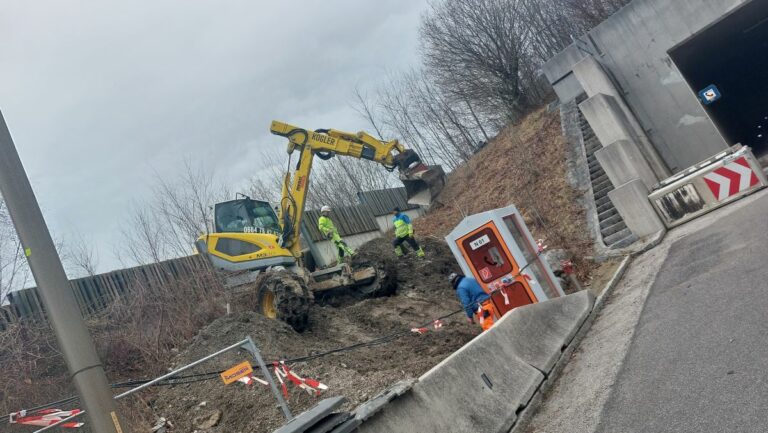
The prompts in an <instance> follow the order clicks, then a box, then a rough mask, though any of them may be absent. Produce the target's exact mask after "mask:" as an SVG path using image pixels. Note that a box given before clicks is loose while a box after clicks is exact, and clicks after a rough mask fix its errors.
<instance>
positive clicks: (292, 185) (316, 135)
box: [270, 121, 445, 253]
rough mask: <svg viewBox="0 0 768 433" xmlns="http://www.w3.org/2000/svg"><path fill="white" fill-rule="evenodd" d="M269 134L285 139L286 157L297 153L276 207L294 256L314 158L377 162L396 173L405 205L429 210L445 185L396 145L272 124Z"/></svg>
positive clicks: (437, 171)
mask: <svg viewBox="0 0 768 433" xmlns="http://www.w3.org/2000/svg"><path fill="white" fill-rule="evenodd" d="M270 132H272V133H273V134H275V135H279V136H282V137H286V138H287V139H288V149H287V150H288V154H289V155H291V154H293V153H294V152H295V151H298V152H299V153H300V156H299V162H298V164H297V166H296V171H295V173H293V174H291V173H290V172H289V173H286V177H285V179H284V182H283V194H282V200H281V204H280V210H281V212H280V220H281V221H282V224H283V241H284V242H285V247H286V248H289V249H291V250H293V251H296V252H297V253H298V252H299V251H300V249H301V248H300V246H299V245H298V241H297V240H296V239H298V233H299V232H300V224H301V215H302V214H303V211H304V203H305V201H306V194H307V185H308V179H309V174H310V171H311V169H312V160H313V158H314V156H315V155H317V156H319V157H320V158H322V159H329V158H331V157H332V156H335V155H340V156H349V157H352V158H357V159H367V160H370V161H374V162H377V163H379V164H381V165H382V166H384V168H385V169H387V170H389V171H392V170H395V169H397V170H398V172H399V177H400V180H401V181H402V182H403V185H404V186H405V190H406V194H407V196H408V202H409V203H412V204H418V205H421V206H429V205H430V204H431V203H432V200H433V199H434V198H435V197H436V196H437V195H438V194H439V193H440V191H442V189H443V186H444V185H445V172H443V169H442V168H441V167H440V166H427V165H425V164H424V163H423V162H422V161H421V158H419V156H418V154H417V153H416V152H415V151H413V150H411V149H406V148H405V146H403V145H402V144H401V143H400V142H399V141H397V140H391V141H382V140H379V139H376V138H375V137H373V136H372V135H370V134H368V133H366V132H358V133H356V134H353V133H349V132H344V131H339V130H335V129H318V130H314V131H310V130H307V129H304V128H299V127H297V126H293V125H289V124H287V123H283V122H279V121H273V122H272V125H271V127H270Z"/></svg>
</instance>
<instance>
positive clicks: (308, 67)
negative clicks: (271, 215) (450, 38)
mask: <svg viewBox="0 0 768 433" xmlns="http://www.w3.org/2000/svg"><path fill="white" fill-rule="evenodd" d="M425 5H426V1H424V0H420V1H413V0H387V1H380V2H371V1H365V2H363V1H359V0H357V1H355V0H326V1H311V0H303V1H269V2H267V1H258V0H250V1H243V0H240V1H181V0H177V1H165V2H157V1H130V2H118V1H95V0H94V1H56V0H47V1H41V0H35V1H15V2H12V1H10V0H3V3H2V14H1V15H0V108H2V110H3V114H4V115H5V118H6V121H7V122H8V125H9V127H10V128H11V133H12V134H13V136H14V139H15V142H16V145H17V146H18V148H19V152H20V154H21V157H22V160H23V161H24V163H25V166H26V169H27V172H28V174H29V176H30V178H31V180H32V183H33V186H34V188H35V191H36V193H37V195H38V200H39V201H40V203H41V206H42V207H43V209H44V212H45V214H46V219H47V220H48V223H49V225H50V226H51V228H52V230H53V231H54V232H55V233H57V234H59V235H60V236H64V237H65V238H66V237H68V236H71V235H73V234H74V233H78V232H79V233H85V234H87V235H88V238H90V239H94V240H95V241H96V242H97V246H98V250H99V253H100V256H101V260H100V266H101V268H102V269H101V270H107V269H110V268H114V267H117V266H118V263H117V261H116V259H115V258H114V257H112V250H113V247H112V245H114V244H116V243H118V242H119V240H120V236H119V231H120V224H121V223H122V222H123V221H124V217H125V214H126V212H127V211H128V209H129V208H130V205H129V203H131V202H134V201H140V200H141V199H142V198H143V197H146V196H147V194H148V193H149V190H150V187H151V183H152V178H153V176H154V173H155V172H159V173H163V174H167V175H169V176H170V175H174V174H175V173H177V172H178V171H179V170H180V169H181V165H182V161H183V160H184V159H185V158H188V157H191V158H192V159H194V160H200V161H203V163H204V164H205V166H206V167H207V168H208V169H210V170H213V171H214V172H215V175H216V177H217V179H220V180H222V181H226V182H229V183H231V184H233V185H242V184H244V182H245V180H246V179H248V178H249V177H251V176H253V175H255V174H257V172H256V171H257V170H258V167H259V160H260V154H261V153H262V152H263V151H264V150H265V149H269V148H276V147H277V148H280V147H282V146H284V145H285V143H284V142H283V141H282V140H281V139H279V138H277V137H273V136H271V135H269V133H268V128H269V122H270V121H271V120H272V119H280V120H283V121H287V122H291V123H294V124H297V125H301V126H307V127H311V128H318V127H333V128H339V129H347V130H358V129H363V128H367V125H366V124H365V123H364V122H363V120H362V119H360V118H359V117H358V116H357V115H356V114H355V113H354V111H353V110H352V109H351V108H350V106H349V103H350V101H351V99H352V90H353V89H354V87H355V86H356V85H361V86H372V85H375V84H376V83H377V82H379V81H380V80H381V79H382V78H383V77H384V76H385V75H386V73H387V72H389V71H397V70H402V69H405V68H408V67H409V66H411V65H413V64H415V63H416V62H417V53H416V51H417V27H418V19H419V16H420V14H421V12H422V11H423V9H424V8H425ZM190 241H191V240H190Z"/></svg>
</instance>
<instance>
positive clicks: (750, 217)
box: [526, 191, 768, 433]
mask: <svg viewBox="0 0 768 433" xmlns="http://www.w3.org/2000/svg"><path fill="white" fill-rule="evenodd" d="M526 431H528V432H545V433H555V432H562V433H592V432H599V433H625V432H626V433H630V432H643V433H655V432H675V433H687V432H695V433H705V432H734V433H735V432H739V433H742V432H761V433H765V432H768V192H766V191H764V192H761V193H758V194H756V195H755V196H752V197H749V198H747V199H744V200H741V201H740V202H737V203H735V204H732V205H729V206H726V207H725V208H723V209H721V210H718V211H716V212H713V213H711V214H709V215H707V216H704V217H702V218H700V219H698V220H695V221H694V222H691V223H688V224H686V225H685V226H683V227H681V228H679V229H676V230H673V231H671V232H670V234H669V235H668V236H667V239H665V241H664V243H663V244H662V245H660V246H659V247H657V248H656V249H654V250H651V251H650V252H648V253H646V254H645V255H643V256H641V257H639V258H638V259H636V261H635V263H633V264H632V267H631V268H630V269H629V271H628V272H627V275H626V276H625V278H624V280H623V281H622V282H621V283H620V285H619V286H618V287H617V289H616V292H615V293H614V295H613V296H612V297H611V298H609V300H608V303H607V304H606V307H605V309H604V311H603V312H602V313H601V315H600V316H598V318H597V319H596V321H595V323H594V325H593V328H592V329H591V330H590V331H589V333H588V335H587V336H586V337H585V339H584V340H583V342H582V344H581V347H580V348H579V350H577V352H576V354H575V356H574V358H573V359H572V360H571V362H570V363H569V365H567V366H566V368H565V369H564V371H563V375H562V376H561V377H560V378H559V379H558V381H557V383H556V384H555V386H554V387H553V389H552V392H551V393H550V394H549V395H548V396H547V397H546V398H545V401H544V402H543V404H542V407H541V409H540V410H539V413H538V414H537V415H536V416H535V417H534V418H533V420H532V421H531V423H530V425H529V428H528V429H527V430H526Z"/></svg>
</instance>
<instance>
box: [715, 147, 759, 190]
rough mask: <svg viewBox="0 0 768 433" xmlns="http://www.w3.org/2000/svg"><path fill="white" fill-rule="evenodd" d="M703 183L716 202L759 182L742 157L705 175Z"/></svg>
mask: <svg viewBox="0 0 768 433" xmlns="http://www.w3.org/2000/svg"><path fill="white" fill-rule="evenodd" d="M704 181H705V182H706V183H707V186H709V189H710V190H711V191H712V194H714V195H715V198H717V200H718V201H721V200H725V199H727V198H728V197H731V196H734V195H736V194H738V193H740V192H742V191H746V190H748V189H750V188H752V187H753V186H755V185H757V184H758V183H759V182H760V181H759V180H758V179H757V175H756V174H755V172H754V171H752V167H750V166H749V163H748V162H747V159H746V158H745V157H743V156H742V157H741V158H738V159H736V160H734V161H732V162H730V163H728V164H726V165H724V166H723V167H720V168H718V169H717V170H714V171H712V172H711V173H709V174H707V175H705V176H704Z"/></svg>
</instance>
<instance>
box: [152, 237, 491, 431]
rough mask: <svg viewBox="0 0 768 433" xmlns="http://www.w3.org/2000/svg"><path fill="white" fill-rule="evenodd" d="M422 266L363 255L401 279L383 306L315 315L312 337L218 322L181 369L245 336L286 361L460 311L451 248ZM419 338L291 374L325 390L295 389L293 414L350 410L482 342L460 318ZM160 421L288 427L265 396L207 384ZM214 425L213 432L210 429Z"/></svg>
mask: <svg viewBox="0 0 768 433" xmlns="http://www.w3.org/2000/svg"><path fill="white" fill-rule="evenodd" d="M423 244H424V249H425V251H426V253H427V257H426V259H418V258H416V257H415V256H413V254H411V256H410V257H406V258H404V259H401V260H396V259H395V258H394V253H393V252H392V248H391V246H390V245H389V242H388V240H387V239H377V240H374V241H371V242H369V243H368V244H366V245H364V246H363V247H362V248H360V250H359V253H358V254H359V257H358V258H357V259H356V260H358V261H362V262H377V263H382V262H386V263H387V264H389V265H391V266H394V267H395V268H396V269H397V274H398V291H397V294H396V295H394V296H390V297H385V298H373V299H365V300H361V301H357V302H347V303H344V304H342V305H340V306H337V307H333V306H330V305H324V306H321V305H314V306H313V308H312V309H311V312H310V327H309V329H308V330H307V331H305V332H303V333H301V334H299V333H297V332H295V331H294V330H293V329H291V328H290V327H289V326H288V325H286V324H284V323H282V322H278V321H274V320H269V319H266V318H264V317H263V316H261V315H259V314H256V313H252V312H242V313H236V314H232V315H229V316H226V317H223V318H220V319H218V320H216V321H214V322H213V323H211V324H210V325H209V326H207V327H206V328H205V329H203V330H202V331H201V332H200V333H199V334H198V335H197V336H196V337H195V338H194V339H193V340H192V342H191V344H190V345H189V346H188V347H187V348H186V350H185V351H184V352H182V353H180V354H179V356H178V357H177V359H176V361H175V366H180V365H184V364H185V363H188V362H190V361H193V360H195V359H198V358H200V357H203V356H205V355H207V354H210V353H213V352H215V351H217V350H219V349H221V348H223V347H226V346H227V345H230V344H233V343H235V342H237V341H239V340H241V339H243V338H245V337H246V336H251V337H252V338H253V339H254V341H255V342H256V344H257V346H258V347H259V350H260V351H261V352H262V355H263V357H264V358H265V359H266V360H267V361H274V360H278V359H290V358H296V357H301V356H305V355H310V354H315V353H319V352H325V351H328V350H331V349H335V348H339V347H344V346H348V345H351V344H355V343H360V342H365V341H370V340H373V339H375V338H378V337H381V336H385V335H389V334H391V333H393V332H398V331H402V330H408V329H410V328H412V327H416V326H421V325H423V324H425V323H427V322H430V321H431V320H433V319H435V318H437V317H440V316H443V315H445V314H446V313H450V312H454V311H457V310H459V309H460V308H461V306H460V304H459V302H458V300H457V299H456V296H455V295H454V293H453V290H452V289H451V288H450V286H449V285H448V283H447V282H446V275H447V274H448V273H449V272H451V271H453V270H454V269H455V267H456V264H455V260H454V259H453V256H452V255H451V253H450V251H449V250H448V247H447V246H446V245H445V244H444V243H442V242H438V241H434V240H430V239H426V240H424V241H423ZM429 329H430V330H429V331H428V332H427V333H425V334H423V335H419V334H416V333H407V334H406V335H404V336H403V337H400V338H398V339H396V340H394V341H391V342H388V343H385V344H381V345H377V346H373V347H364V348H360V349H357V350H353V351H348V352H342V353H336V354H333V355H328V356H324V357H322V358H318V359H314V360H311V361H307V362H298V363H295V364H292V365H291V367H292V368H293V369H294V370H295V371H296V372H297V373H298V374H299V375H301V376H304V377H311V378H316V379H319V380H320V381H322V382H323V383H325V384H326V385H328V387H329V390H328V391H326V392H325V393H324V394H323V395H322V396H321V397H316V396H310V395H309V394H307V393H306V392H305V391H302V390H300V389H298V388H296V387H293V386H290V385H289V389H290V398H289V401H288V403H289V406H290V408H291V410H292V411H293V412H294V414H298V413H300V412H302V411H303V410H306V409H307V408H309V407H311V406H312V405H314V404H315V403H316V402H317V401H319V399H321V398H323V397H330V396H335V395H343V396H345V397H346V398H347V399H348V402H347V403H346V408H347V409H352V408H354V407H355V406H357V405H358V404H360V403H362V402H364V401H366V400H367V399H368V398H370V397H372V396H373V395H375V394H376V393H378V392H379V391H381V390H383V389H384V388H386V387H388V386H390V385H392V384H393V383H395V382H397V381H398V380H401V379H406V378H413V377H418V376H420V375H421V374H422V373H424V372H426V371H427V370H429V369H430V368H431V367H433V366H434V365H436V364H437V363H439V362H440V361H441V360H443V359H444V358H445V357H447V356H448V355H449V354H451V353H453V352H454V351H456V350H457V349H458V348H460V347H461V346H463V345H464V344H466V343H467V342H468V341H469V340H471V339H472V338H473V337H475V336H476V335H478V334H479V331H480V330H479V328H478V327H476V326H474V325H469V324H468V323H467V322H466V319H465V316H464V315H463V313H459V314H456V315H454V316H452V317H450V318H448V319H446V320H444V326H443V327H442V328H440V329H437V330H436V329H434V328H432V327H430V328H429ZM245 359H248V354H247V353H245V352H241V353H229V354H226V355H223V356H221V357H220V358H218V359H216V360H215V361H211V362H209V363H206V364H203V365H201V366H200V367H198V368H197V369H196V370H194V372H204V371H217V370H222V369H225V368H228V367H230V366H232V365H235V364H237V363H239V362H240V361H243V360H245ZM152 407H153V410H154V413H155V415H156V416H157V417H165V418H166V419H168V420H169V421H170V422H171V423H173V425H174V427H173V429H172V430H171V431H179V432H190V433H191V432H193V431H195V430H198V431H206V432H211V433H225V432H226V433H238V432H243V433H245V432H249V433H250V432H271V431H273V430H275V429H276V428H278V427H279V426H280V425H282V424H283V423H284V418H283V415H282V413H281V412H280V410H279V407H278V406H277V403H276V400H275V399H274V397H273V395H272V394H271V392H270V390H269V388H267V387H263V386H261V385H258V384H257V385H253V386H250V387H249V386H246V385H244V384H241V383H234V384H232V385H229V386H225V385H224V384H223V383H222V382H221V380H209V381H204V382H197V383H191V384H184V385H177V386H174V387H170V388H165V389H163V390H162V391H160V393H159V394H158V396H157V398H156V399H155V400H154V402H152ZM207 421H209V422H208V425H210V424H211V423H215V424H216V425H215V426H213V427H210V428H206V427H207V425H206V422H207Z"/></svg>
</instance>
